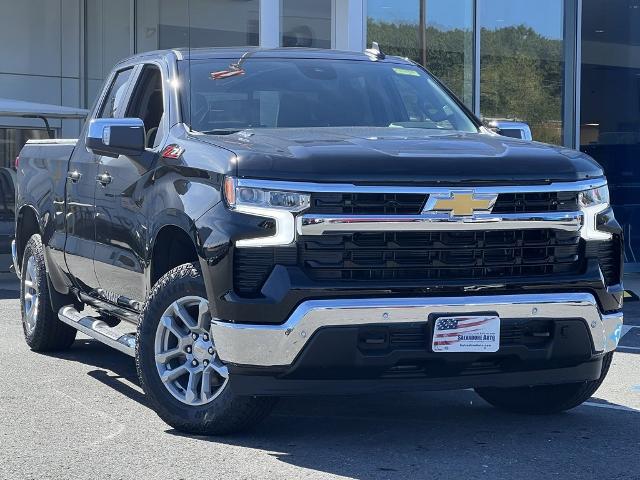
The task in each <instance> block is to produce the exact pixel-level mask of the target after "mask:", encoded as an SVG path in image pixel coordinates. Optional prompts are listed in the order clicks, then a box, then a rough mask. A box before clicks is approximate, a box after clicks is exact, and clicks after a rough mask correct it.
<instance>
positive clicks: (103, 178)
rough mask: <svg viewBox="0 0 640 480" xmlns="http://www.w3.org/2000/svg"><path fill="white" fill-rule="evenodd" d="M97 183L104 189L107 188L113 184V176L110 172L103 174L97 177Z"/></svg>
mask: <svg viewBox="0 0 640 480" xmlns="http://www.w3.org/2000/svg"><path fill="white" fill-rule="evenodd" d="M96 181H97V182H98V183H99V184H101V185H102V186H103V187H106V186H107V185H109V184H110V183H111V175H109V172H104V173H101V174H100V175H98V176H97V177H96Z"/></svg>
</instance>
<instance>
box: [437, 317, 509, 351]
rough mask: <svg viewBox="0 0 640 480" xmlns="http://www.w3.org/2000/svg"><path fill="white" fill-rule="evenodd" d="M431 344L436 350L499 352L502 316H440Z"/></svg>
mask: <svg viewBox="0 0 640 480" xmlns="http://www.w3.org/2000/svg"><path fill="white" fill-rule="evenodd" d="M431 346H432V348H433V351H434V352H488V353H491V352H497V351H498V349H499V348H500V317H498V316H495V315H474V316H454V317H438V318H436V320H435V324H434V328H433V340H432V345H431Z"/></svg>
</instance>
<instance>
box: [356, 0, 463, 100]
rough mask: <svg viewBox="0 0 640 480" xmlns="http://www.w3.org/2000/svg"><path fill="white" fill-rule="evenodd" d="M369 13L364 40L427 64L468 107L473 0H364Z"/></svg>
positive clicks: (394, 53)
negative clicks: (398, 0)
mask: <svg viewBox="0 0 640 480" xmlns="http://www.w3.org/2000/svg"><path fill="white" fill-rule="evenodd" d="M367 15H368V19H367V43H369V44H370V43H371V42H374V41H375V42H378V43H379V44H380V46H381V48H382V49H383V50H384V51H385V53H387V54H389V55H399V56H401V57H407V58H410V59H411V60H413V61H415V62H418V63H420V64H422V65H424V66H426V67H427V68H428V69H429V70H430V71H431V72H432V73H433V74H434V75H436V76H437V77H438V78H439V79H440V80H442V81H443V82H444V83H445V85H447V86H448V87H449V88H450V89H451V90H452V91H453V92H454V93H455V94H456V95H457V96H458V97H460V98H461V99H462V100H463V101H464V102H465V103H466V104H467V106H469V107H471V106H472V104H473V1H472V0H459V1H456V2H451V1H450V0H422V1H421V0H406V1H402V2H397V1H393V0H368V4H367Z"/></svg>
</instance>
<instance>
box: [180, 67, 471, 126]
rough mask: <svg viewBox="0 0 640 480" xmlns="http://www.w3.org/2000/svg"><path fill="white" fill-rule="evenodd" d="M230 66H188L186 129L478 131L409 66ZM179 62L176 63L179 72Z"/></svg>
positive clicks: (432, 83) (438, 89) (437, 88)
mask: <svg viewBox="0 0 640 480" xmlns="http://www.w3.org/2000/svg"><path fill="white" fill-rule="evenodd" d="M236 62H237V60H232V61H230V60H225V59H215V60H206V61H201V60H200V61H192V62H191V92H190V93H191V94H190V95H189V92H188V91H187V92H183V93H186V94H187V95H183V101H184V100H187V104H186V105H185V106H186V107H187V109H186V110H185V112H186V115H185V117H186V118H185V120H186V122H187V123H188V119H189V116H190V117H191V128H192V129H194V130H197V131H200V132H207V133H214V134H224V133H233V132H235V131H238V130H244V129H249V128H252V129H256V128H305V127H395V128H422V129H433V130H445V131H453V130H455V131H464V132H477V131H478V129H477V128H476V126H475V125H474V123H473V122H472V120H471V119H470V118H469V117H468V116H467V115H466V114H465V112H464V111H463V110H462V109H461V108H460V107H459V106H458V105H457V103H456V102H455V101H454V100H453V99H452V98H451V97H450V96H449V95H448V94H447V93H446V92H445V91H444V90H443V89H442V88H441V87H440V86H439V85H438V83H437V82H436V81H435V80H433V79H432V78H431V77H430V76H429V74H427V73H426V72H425V71H424V70H422V69H420V68H418V67H415V66H413V65H407V64H394V63H386V62H385V63H382V62H373V61H370V62H369V61H355V60H331V59H271V58H269V59H252V58H248V59H246V60H243V61H242V62H241V64H240V65H230V64H235V63H236ZM186 63H187V62H181V64H182V65H181V66H180V68H181V70H182V71H183V73H184V69H186V68H188V65H187V64H186ZM186 88H189V87H186ZM189 98H190V101H191V105H190V106H191V107H192V108H191V114H190V115H189V111H188V107H189V105H188V99H189Z"/></svg>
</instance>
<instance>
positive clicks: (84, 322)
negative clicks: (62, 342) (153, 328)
mask: <svg viewBox="0 0 640 480" xmlns="http://www.w3.org/2000/svg"><path fill="white" fill-rule="evenodd" d="M58 318H59V319H60V320H61V321H62V322H64V323H66V324H67V325H70V326H72V327H73V328H75V329H76V330H79V331H81V332H82V333H84V334H85V335H89V336H90V337H91V338H95V339H96V340H98V341H99V342H102V343H104V344H105V345H108V346H109V347H111V348H115V349H116V350H119V351H121V352H122V353H126V354H127V355H129V356H130V357H135V356H136V337H135V335H133V334H131V333H122V332H119V331H117V330H116V329H115V328H112V327H110V326H109V325H107V324H106V323H105V322H103V321H102V320H100V319H98V318H94V317H88V316H85V315H83V314H82V313H80V312H79V311H77V310H76V309H75V308H73V307H62V308H61V309H60V311H59V312H58Z"/></svg>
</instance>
